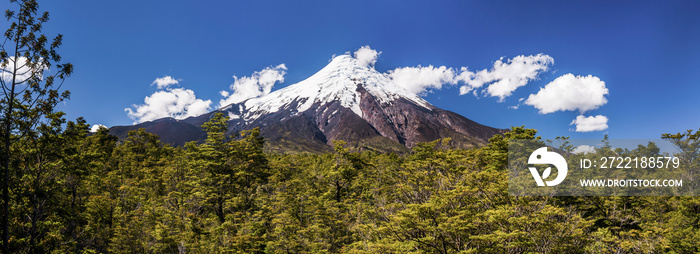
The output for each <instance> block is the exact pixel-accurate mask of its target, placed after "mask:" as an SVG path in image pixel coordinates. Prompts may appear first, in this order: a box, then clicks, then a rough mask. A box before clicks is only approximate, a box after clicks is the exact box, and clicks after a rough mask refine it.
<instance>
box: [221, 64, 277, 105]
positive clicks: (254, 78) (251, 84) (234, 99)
mask: <svg viewBox="0 0 700 254" xmlns="http://www.w3.org/2000/svg"><path fill="white" fill-rule="evenodd" d="M286 70H287V67H286V66H285V65H284V64H280V65H277V66H275V67H267V68H265V69H263V70H261V71H256V72H254V73H253V75H251V76H250V77H241V78H238V77H236V76H233V78H234V80H235V81H234V82H233V84H231V86H230V87H229V88H230V89H231V90H232V91H233V93H229V92H228V91H221V92H219V94H221V96H223V97H225V98H224V99H221V101H219V108H222V107H225V106H227V105H229V104H231V103H239V102H242V101H245V100H247V99H250V98H255V97H260V96H263V95H266V94H269V93H270V91H272V86H273V85H275V83H277V82H284V75H285V74H287V72H286Z"/></svg>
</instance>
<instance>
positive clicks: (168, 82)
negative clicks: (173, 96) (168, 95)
mask: <svg viewBox="0 0 700 254" xmlns="http://www.w3.org/2000/svg"><path fill="white" fill-rule="evenodd" d="M179 83H180V82H179V81H177V80H175V79H173V77H170V76H165V77H162V78H157V79H156V80H154V81H153V83H151V85H156V88H158V89H164V88H168V87H170V86H172V85H177V84H179Z"/></svg>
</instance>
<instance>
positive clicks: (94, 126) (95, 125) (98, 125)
mask: <svg viewBox="0 0 700 254" xmlns="http://www.w3.org/2000/svg"><path fill="white" fill-rule="evenodd" d="M100 127H102V128H107V126H104V125H102V124H93V125H92V126H90V132H92V133H95V132H97V131H98V130H99V129H100Z"/></svg>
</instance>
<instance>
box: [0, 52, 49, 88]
mask: <svg viewBox="0 0 700 254" xmlns="http://www.w3.org/2000/svg"><path fill="white" fill-rule="evenodd" d="M15 59H19V60H18V61H17V71H14V68H15ZM6 60H7V62H3V63H0V72H2V74H1V75H0V78H2V82H4V83H6V84H9V83H11V82H12V75H13V73H15V74H16V78H15V82H16V83H17V84H20V83H24V82H26V81H27V80H28V79H29V78H31V77H32V75H35V76H37V77H41V75H42V74H43V71H44V70H47V68H42V67H41V66H43V64H41V63H36V64H35V66H34V70H35V71H32V67H31V66H30V65H32V63H31V62H29V61H27V58H26V57H23V56H21V57H19V58H15V57H8V58H7V59H6ZM42 69H43V70H42Z"/></svg>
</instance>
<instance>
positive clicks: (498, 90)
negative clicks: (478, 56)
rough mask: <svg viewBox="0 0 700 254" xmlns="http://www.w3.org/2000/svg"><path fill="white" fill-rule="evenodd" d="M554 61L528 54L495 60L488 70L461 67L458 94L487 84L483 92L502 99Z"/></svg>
mask: <svg viewBox="0 0 700 254" xmlns="http://www.w3.org/2000/svg"><path fill="white" fill-rule="evenodd" d="M553 63H554V59H553V58H552V57H550V56H548V55H544V54H537V55H534V56H533V55H530V56H524V55H520V56H516V57H514V58H511V59H508V61H507V62H504V61H503V58H502V57H501V59H499V60H497V61H496V62H495V63H494V64H493V68H491V69H490V70H486V69H484V70H481V71H478V72H476V73H473V72H470V71H468V70H467V69H466V68H464V67H463V68H462V73H460V75H459V76H458V77H456V79H457V80H460V81H462V82H464V83H465V85H463V86H462V87H460V89H459V93H460V94H466V93H469V92H470V91H472V90H474V89H478V88H481V87H482V86H484V85H486V84H488V86H487V87H486V91H485V93H486V94H488V95H490V96H492V97H498V98H499V99H498V100H499V101H501V102H502V101H503V100H504V99H505V97H508V96H510V95H511V94H512V93H513V91H515V90H516V89H518V88H519V87H522V86H525V85H526V84H527V83H528V82H529V81H530V80H533V79H536V78H537V75H539V74H540V73H542V72H545V71H547V70H548V69H549V65H551V64H553Z"/></svg>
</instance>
